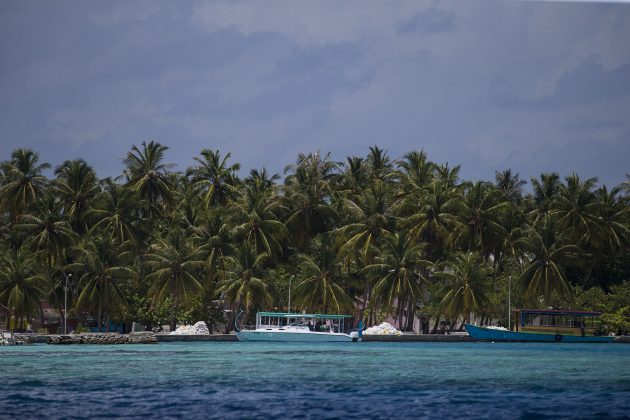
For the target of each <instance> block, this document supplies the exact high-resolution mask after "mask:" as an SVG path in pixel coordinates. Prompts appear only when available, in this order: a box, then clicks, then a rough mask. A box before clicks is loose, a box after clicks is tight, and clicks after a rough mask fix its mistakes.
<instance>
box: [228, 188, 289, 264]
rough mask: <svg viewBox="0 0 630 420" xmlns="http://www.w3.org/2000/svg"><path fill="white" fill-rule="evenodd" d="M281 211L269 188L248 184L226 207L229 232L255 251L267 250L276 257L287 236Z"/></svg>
mask: <svg viewBox="0 0 630 420" xmlns="http://www.w3.org/2000/svg"><path fill="white" fill-rule="evenodd" d="M281 210H282V206H280V204H279V203H278V201H277V200H276V199H275V197H274V196H273V195H271V194H270V193H269V192H268V191H264V190H263V191H260V190H258V189H256V188H254V187H247V188H245V190H244V191H243V195H242V196H241V198H240V199H239V200H238V201H236V202H234V203H231V204H230V205H229V207H228V212H229V214H230V220H231V223H232V225H233V226H234V227H233V229H232V233H233V234H234V236H235V238H236V239H237V240H244V241H246V242H248V243H250V244H251V245H252V246H253V247H254V249H255V250H256V252H258V253H260V252H266V253H267V254H268V255H269V257H270V258H272V259H274V260H275V259H276V258H277V257H278V256H279V255H281V254H282V249H283V241H284V240H285V239H287V238H288V236H289V232H288V230H287V228H286V226H285V225H284V224H283V223H282V222H281V221H280V218H279V216H278V213H279V212H280V211H281Z"/></svg>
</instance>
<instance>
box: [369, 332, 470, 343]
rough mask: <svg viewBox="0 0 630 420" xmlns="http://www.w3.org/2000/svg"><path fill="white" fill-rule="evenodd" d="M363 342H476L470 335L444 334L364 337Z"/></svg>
mask: <svg viewBox="0 0 630 420" xmlns="http://www.w3.org/2000/svg"><path fill="white" fill-rule="evenodd" d="M363 341H379V342H405V343H410V342H415V343H419V342H424V343H463V342H470V341H475V340H473V338H472V337H470V336H469V335H444V334H403V335H364V336H363Z"/></svg>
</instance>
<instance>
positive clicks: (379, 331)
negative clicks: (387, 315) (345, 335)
mask: <svg viewBox="0 0 630 420" xmlns="http://www.w3.org/2000/svg"><path fill="white" fill-rule="evenodd" d="M401 334H402V333H401V332H400V330H397V329H396V328H395V327H393V326H392V325H391V324H390V323H389V322H383V323H381V325H375V326H373V327H370V328H366V329H365V330H363V335H401Z"/></svg>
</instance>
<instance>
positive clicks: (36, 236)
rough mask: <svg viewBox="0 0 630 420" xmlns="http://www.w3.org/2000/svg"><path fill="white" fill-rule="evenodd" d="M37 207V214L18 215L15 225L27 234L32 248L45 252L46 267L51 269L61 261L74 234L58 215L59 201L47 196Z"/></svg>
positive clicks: (74, 236)
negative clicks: (17, 221)
mask: <svg viewBox="0 0 630 420" xmlns="http://www.w3.org/2000/svg"><path fill="white" fill-rule="evenodd" d="M39 207H40V209H39V211H38V212H37V216H35V215H31V214H24V215H22V216H20V219H19V224H18V225H17V227H18V229H20V230H21V231H23V232H25V233H27V234H28V235H29V238H30V239H29V244H30V246H31V248H32V249H35V250H39V251H44V252H45V254H44V255H45V257H46V264H47V267H48V269H51V268H52V267H53V265H55V264H59V263H60V262H61V260H62V257H63V254H64V252H65V250H66V248H67V247H68V246H70V245H71V244H72V243H73V241H74V239H75V238H76V234H75V233H74V231H73V230H72V228H71V227H70V225H69V224H68V222H67V221H66V220H65V219H64V218H63V217H62V216H61V215H60V213H59V203H57V202H56V201H55V200H54V199H53V198H52V197H48V198H47V200H46V201H45V202H43V203H41V205H40V206H39Z"/></svg>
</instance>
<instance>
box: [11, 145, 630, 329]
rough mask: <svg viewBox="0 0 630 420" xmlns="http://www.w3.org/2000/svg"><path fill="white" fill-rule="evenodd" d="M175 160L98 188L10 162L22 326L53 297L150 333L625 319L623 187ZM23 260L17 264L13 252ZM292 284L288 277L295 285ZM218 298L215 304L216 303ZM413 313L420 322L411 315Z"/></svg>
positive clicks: (435, 167) (378, 153)
mask: <svg viewBox="0 0 630 420" xmlns="http://www.w3.org/2000/svg"><path fill="white" fill-rule="evenodd" d="M168 151H169V149H168V147H166V146H164V145H162V144H160V143H159V142H156V141H149V142H143V143H141V144H140V145H139V146H132V147H131V150H130V151H129V153H128V154H127V156H126V159H125V161H124V165H125V169H124V171H123V173H122V174H121V176H119V177H117V178H114V179H110V178H108V179H101V180H99V178H98V176H97V174H96V173H95V171H94V169H93V168H92V167H91V166H90V165H89V164H88V163H87V162H84V161H82V160H67V161H65V162H64V163H62V164H61V165H60V166H59V167H58V168H56V170H55V172H54V176H53V177H52V178H51V179H48V178H47V177H46V176H45V175H44V174H45V171H46V170H47V169H48V168H50V165H49V164H48V163H41V162H40V161H39V156H38V154H37V153H36V152H34V151H32V150H27V149H18V150H16V151H14V152H13V153H12V154H11V155H10V156H7V160H5V161H3V162H0V266H1V267H0V271H1V272H2V274H1V275H2V279H1V281H0V304H1V305H4V306H9V307H10V308H15V312H16V313H18V312H19V313H20V316H25V317H32V316H33V315H34V314H35V313H36V312H37V310H38V306H39V303H40V302H41V300H42V299H46V300H47V301H48V302H49V303H50V304H52V305H55V306H56V307H57V308H58V309H60V308H59V307H60V306H62V304H63V297H64V295H65V293H64V286H65V279H64V277H63V274H64V273H71V274H72V277H71V280H70V281H69V282H68V283H69V284H68V286H69V290H68V298H69V302H68V304H69V307H71V308H77V309H79V308H80V309H81V312H85V311H87V312H88V313H89V316H93V317H95V318H99V317H100V316H99V314H101V315H103V317H107V318H110V319H116V320H120V321H132V320H133V321H139V322H142V323H143V324H145V325H146V326H149V327H152V326H157V325H159V324H162V323H164V322H166V321H168V322H170V323H171V324H174V323H175V321H176V320H179V321H180V322H195V321H198V320H205V321H207V322H208V323H209V324H210V325H211V326H213V328H214V327H218V326H219V325H221V324H223V323H227V325H228V327H229V325H230V324H231V320H225V319H224V314H225V313H227V314H234V312H230V310H232V311H237V310H238V309H239V308H241V307H242V308H245V309H246V310H247V311H248V312H254V311H256V310H259V309H275V308H277V309H284V308H287V306H288V303H289V302H288V290H289V283H291V286H292V302H291V303H292V307H293V308H295V309H297V310H302V309H307V310H310V311H324V310H325V311H337V312H347V313H354V315H355V316H356V317H363V318H364V320H365V321H366V322H368V323H372V322H378V321H380V320H382V319H385V317H387V316H393V317H394V318H395V319H397V320H398V321H399V322H400V324H401V328H409V327H410V326H411V325H413V321H414V317H415V316H416V312H418V313H422V314H423V315H425V316H426V315H428V316H430V317H431V319H432V321H434V322H435V321H439V320H440V319H444V318H447V319H448V320H450V321H453V323H454V322H458V321H459V320H460V319H463V318H466V317H467V316H468V313H469V312H471V311H474V312H475V314H476V315H477V316H478V317H479V316H480V317H482V319H483V321H484V322H498V323H499V324H501V325H506V324H507V312H508V310H507V300H508V298H507V295H508V285H509V284H510V278H511V285H512V293H511V294H512V299H511V302H512V306H513V307H523V306H533V307H546V306H553V307H562V308H575V309H588V310H597V311H602V312H603V313H604V317H602V324H601V327H602V329H603V328H604V327H607V328H610V329H613V330H615V329H616V330H617V331H625V330H626V329H627V325H626V324H625V323H626V322H627V321H628V310H627V308H628V307H629V306H630V290H629V289H630V287H629V286H628V284H629V282H630V195H628V194H629V193H630V189H629V188H628V185H629V184H628V182H627V181H626V182H625V183H623V184H621V185H619V186H614V187H612V188H607V187H606V186H598V184H597V180H596V179H595V178H591V179H583V178H580V177H579V176H578V175H576V174H571V175H569V176H567V177H565V178H562V177H560V175H559V174H557V173H545V174H541V175H540V176H539V177H537V178H533V179H531V186H532V192H531V193H527V192H526V188H525V187H524V184H525V181H523V180H521V179H520V178H519V174H516V173H514V172H512V171H511V170H510V169H505V170H503V171H497V172H496V174H495V179H494V180H493V182H487V181H475V182H470V181H466V180H462V179H460V167H459V166H458V165H456V166H452V165H449V164H448V163H446V164H439V163H435V162H432V161H431V160H429V158H428V156H427V154H426V153H425V152H424V151H411V152H409V153H406V154H405V155H403V156H402V158H400V159H399V160H395V159H392V158H391V157H390V155H389V154H388V151H387V150H384V149H380V148H379V147H377V146H372V147H370V148H369V150H368V151H367V153H366V154H365V155H364V156H349V157H347V158H346V159H345V161H344V162H336V161H334V160H333V158H332V156H331V155H330V153H327V154H326V153H325V154H320V153H319V152H315V153H308V154H299V155H298V157H297V160H296V161H295V163H294V164H292V165H288V166H287V167H286V169H285V173H286V178H285V179H284V181H283V182H280V177H279V175H277V174H271V173H269V172H268V171H267V170H266V169H265V168H262V169H253V170H251V171H250V172H249V175H248V176H247V177H245V178H244V179H242V180H241V179H239V177H238V171H239V169H240V165H239V164H238V163H235V162H232V161H231V157H232V156H231V154H230V153H223V152H220V151H218V150H216V151H214V150H210V149H204V150H202V151H201V152H200V155H199V156H197V157H195V162H194V165H193V166H191V167H190V168H188V169H187V170H185V171H181V172H174V171H173V169H172V168H173V165H172V164H170V163H168V155H167V153H168ZM16 250H17V251H16ZM293 276H295V277H293ZM213 299H215V300H213ZM418 308H419V309H418Z"/></svg>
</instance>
